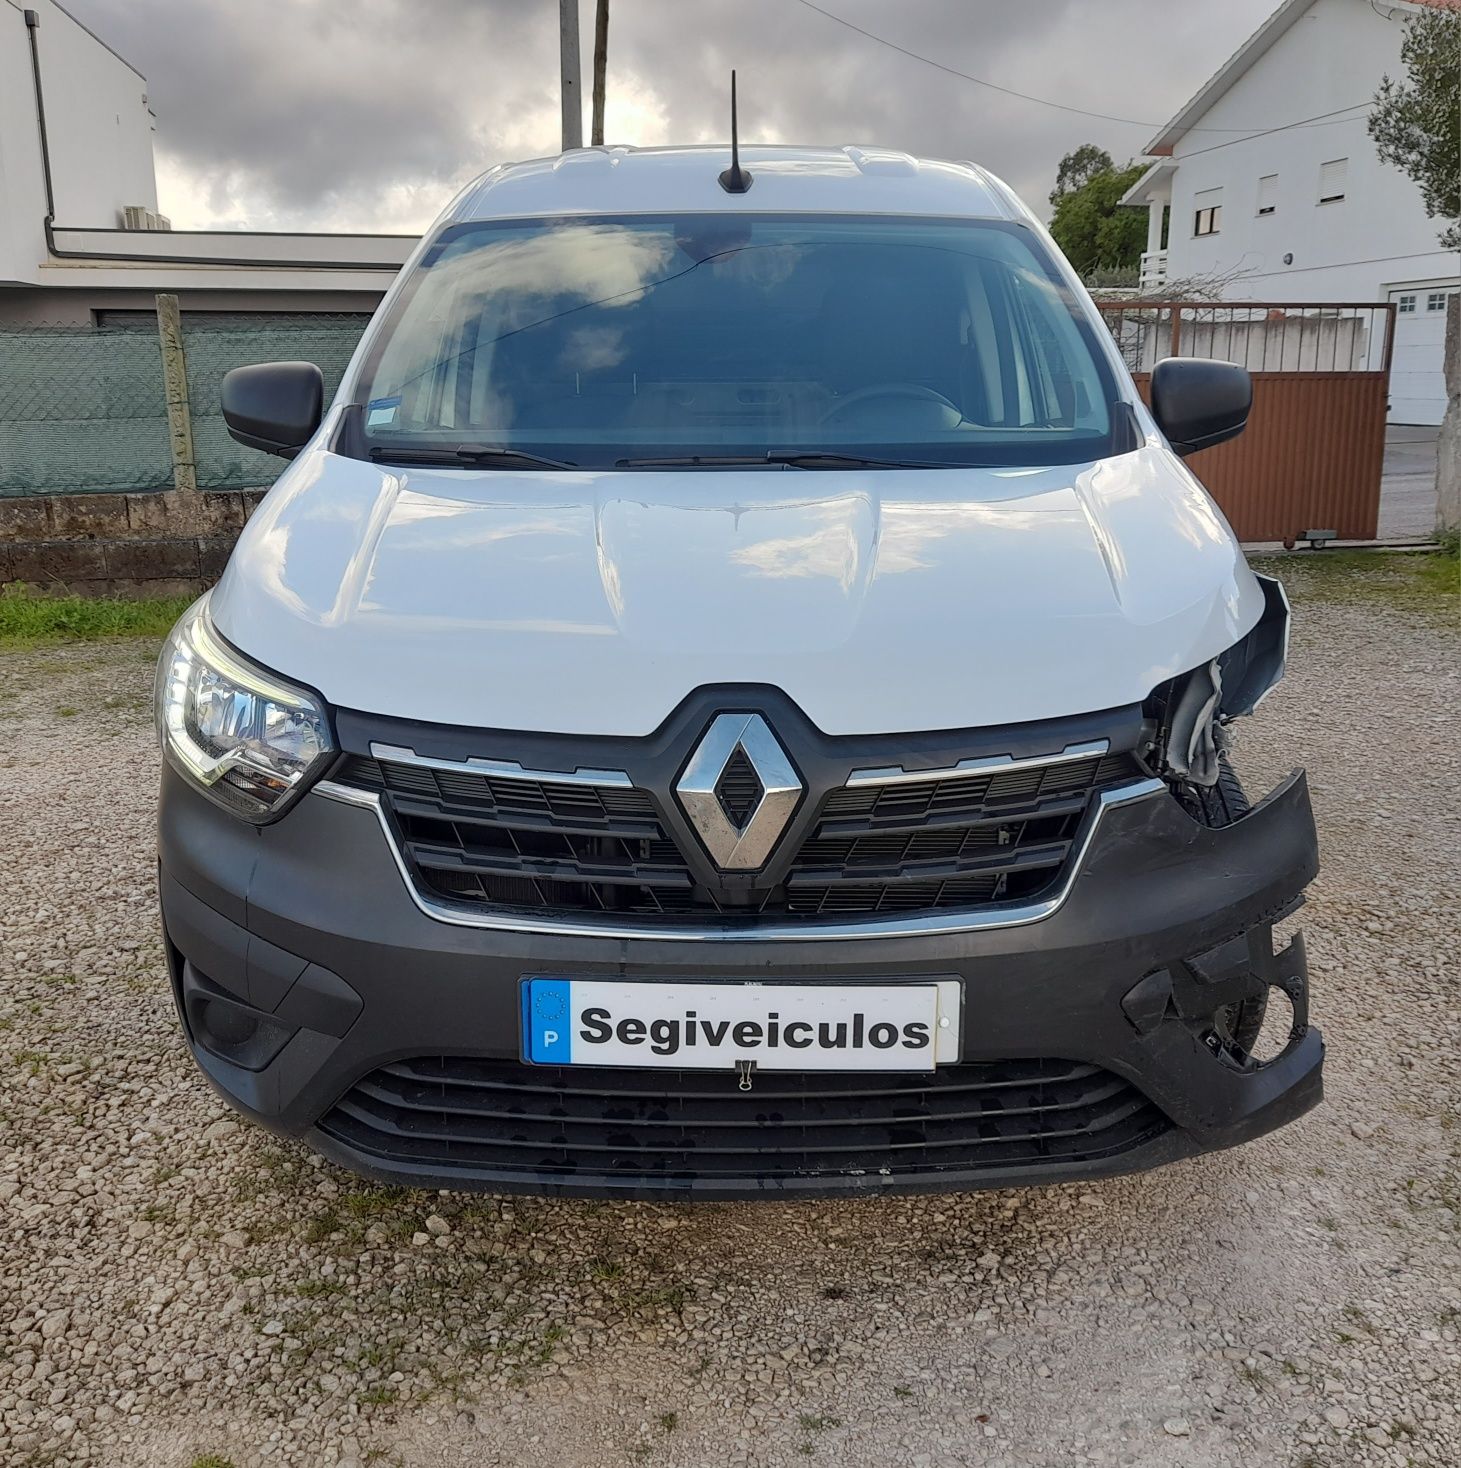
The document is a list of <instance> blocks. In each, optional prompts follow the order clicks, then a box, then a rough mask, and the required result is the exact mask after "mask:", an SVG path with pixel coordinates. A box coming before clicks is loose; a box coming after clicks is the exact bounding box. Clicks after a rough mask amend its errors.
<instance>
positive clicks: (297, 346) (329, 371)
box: [183, 313, 370, 489]
mask: <svg viewBox="0 0 1461 1468" xmlns="http://www.w3.org/2000/svg"><path fill="white" fill-rule="evenodd" d="M369 320H370V317H369V316H363V315H320V316H283V315H270V316H260V317H256V318H253V319H246V318H240V317H238V316H234V317H231V318H226V319H224V320H222V321H209V320H207V319H206V318H192V319H190V318H189V317H188V315H187V314H186V313H184V316H183V345H184V349H185V351H186V353H187V358H188V399H189V403H190V405H191V408H192V415H193V458H194V461H195V462H196V464H197V467H198V488H199V489H253V488H256V487H258V486H260V485H265V484H272V483H273V482H274V480H275V479H276V478H277V477H278V475H279V471H280V470H281V469H283V467H284V462H283V460H281V459H276V458H273V457H272V456H271V455H269V454H261V453H259V452H258V451H257V450H255V449H246V448H244V446H243V445H242V444H239V443H235V442H234V441H233V440H232V439H231V438H230V437H229V436H228V430H227V429H226V428H225V427H224V426H223V417H222V415H221V414H220V412H219V410H218V391H219V388H220V386H221V385H222V382H223V374H224V373H225V372H228V371H229V370H230V369H231V368H234V367H245V366H247V365H248V364H249V363H250V362H313V363H314V364H315V366H317V367H318V368H319V369H320V371H321V372H323V373H324V374H325V402H326V403H328V402H329V401H330V399H331V398H332V397H334V395H335V389H336V388H337V387H339V385H340V378H341V377H342V376H343V375H344V372H345V367H346V364H347V363H348V362H349V361H350V354H351V353H352V352H353V351H354V350H355V344H356V343H357V342H358V341H359V340H360V334H361V332H363V331H364V330H365V326H366V323H367V322H368V321H369Z"/></svg>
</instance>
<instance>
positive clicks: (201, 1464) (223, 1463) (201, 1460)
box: [192, 1453, 233, 1468]
mask: <svg viewBox="0 0 1461 1468" xmlns="http://www.w3.org/2000/svg"><path fill="white" fill-rule="evenodd" d="M192 1468H233V1459H232V1458H225V1457H223V1455H222V1454H220V1453H204V1454H203V1455H202V1456H201V1457H198V1458H194V1459H193V1463H192Z"/></svg>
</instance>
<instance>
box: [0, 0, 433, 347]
mask: <svg viewBox="0 0 1461 1468" xmlns="http://www.w3.org/2000/svg"><path fill="white" fill-rule="evenodd" d="M153 127H154V124H153V117H152V114H151V111H150V110H149V107H148V101H147V82H146V79H145V78H144V77H143V76H142V75H141V73H139V72H138V71H137V70H136V69H135V68H134V67H132V66H131V65H130V64H129V63H128V62H127V61H125V60H124V59H123V58H122V57H120V56H118V55H117V54H116V53H115V52H114V51H113V50H112V49H111V48H110V47H109V46H107V45H106V44H105V42H103V41H102V40H100V39H99V38H98V37H97V36H95V35H93V34H92V33H91V32H90V31H89V30H87V29H86V27H85V26H83V25H82V24H81V23H80V22H79V21H78V20H76V18H75V17H74V16H72V15H70V14H69V13H68V12H67V11H65V10H63V9H62V8H61V6H59V5H57V4H56V3H55V0H27V3H25V4H20V3H18V0H0V326H4V325H14V324H17V323H25V322H47V323H55V324H64V323H86V322H88V321H94V320H97V319H99V318H103V319H104V318H105V316H106V314H107V313H108V312H125V311H127V310H131V309H140V308H144V307H145V306H146V305H147V304H148V303H149V302H150V299H151V297H152V296H153V295H154V294H155V293H156V292H158V291H169V292H175V293H176V294H178V296H179V297H180V300H181V304H182V306H183V309H184V310H197V311H239V310H244V311H281V310H282V311H371V310H373V309H374V308H375V306H376V304H377V302H378V301H379V300H380V297H381V294H382V292H383V291H384V290H385V288H386V286H387V285H389V284H390V281H391V277H392V276H393V275H394V273H395V272H396V270H397V269H399V267H400V265H401V263H402V261H403V260H404V259H405V258H406V255H407V254H408V253H409V251H410V249H411V247H412V245H413V244H414V240H413V239H412V238H410V237H408V236H405V235H359V234H357V235H342V234H334V235H316V234H261V233H249V232H245V231H231V230H230V231H224V230H173V229H170V228H169V226H168V221H167V220H166V219H164V218H163V217H162V216H160V215H159V214H158V212H157V185H156V182H155V179H154V174H153V160H152V134H153Z"/></svg>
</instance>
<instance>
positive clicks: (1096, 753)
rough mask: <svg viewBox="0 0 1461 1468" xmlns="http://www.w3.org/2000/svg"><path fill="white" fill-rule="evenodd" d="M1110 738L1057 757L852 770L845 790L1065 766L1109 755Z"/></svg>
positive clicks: (1007, 756)
mask: <svg viewBox="0 0 1461 1468" xmlns="http://www.w3.org/2000/svg"><path fill="white" fill-rule="evenodd" d="M1110 750H1111V741H1110V740H1109V739H1092V740H1090V741H1089V742H1088V743H1086V744H1067V745H1066V746H1065V748H1064V749H1062V750H1061V751H1060V752H1059V753H1058V754H1034V755H1026V756H1024V757H1021V758H1016V757H1015V756H1014V755H1010V754H988V755H983V756H981V757H979V758H975V759H961V760H960V761H959V762H958V764H956V765H944V766H943V767H942V768H941V769H936V770H909V769H905V768H904V767H903V766H902V765H891V766H888V767H886V768H883V769H873V770H853V772H852V773H851V774H850V775H848V777H847V781H846V784H844V786H843V787H842V788H843V789H844V790H855V789H857V788H859V787H860V786H864V785H921V784H922V783H923V782H924V781H930V782H932V781H936V780H956V779H958V778H959V777H960V776H962V775H1004V774H1008V773H1009V772H1010V771H1011V770H1035V769H1040V768H1042V767H1043V766H1045V765H1068V764H1072V763H1074V762H1075V761H1076V760H1083V759H1099V758H1100V757H1101V756H1102V755H1104V754H1108V753H1110Z"/></svg>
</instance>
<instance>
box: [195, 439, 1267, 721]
mask: <svg viewBox="0 0 1461 1468" xmlns="http://www.w3.org/2000/svg"><path fill="white" fill-rule="evenodd" d="M1262 607H1263V594H1262V592H1261V590H1260V589H1259V587H1258V585H1257V583H1256V582H1255V580H1254V578H1253V576H1252V574H1251V573H1250V572H1249V570H1248V568H1247V565H1246V563H1245V562H1244V560H1243V557H1242V553H1241V551H1240V550H1239V548H1238V546H1237V544H1236V542H1235V541H1234V539H1233V537H1232V533H1231V532H1230V531H1229V529H1228V527H1227V524H1226V522H1225V521H1224V520H1223V518H1222V516H1221V515H1220V514H1219V512H1218V510H1217V509H1216V507H1215V506H1214V505H1213V503H1212V501H1211V500H1210V499H1209V498H1208V496H1207V494H1206V493H1205V491H1204V490H1203V489H1202V487H1201V486H1200V485H1199V484H1198V483H1197V481H1196V480H1195V479H1194V478H1193V476H1192V475H1191V473H1190V472H1189V471H1188V470H1187V469H1186V467H1185V466H1184V465H1183V464H1182V462H1181V461H1180V460H1179V459H1177V458H1176V457H1175V456H1174V455H1173V454H1172V453H1171V452H1170V451H1169V450H1168V449H1167V448H1166V447H1165V446H1164V445H1162V444H1160V443H1159V442H1156V441H1153V442H1149V443H1148V444H1147V445H1146V446H1145V447H1144V448H1141V449H1139V450H1137V451H1136V452H1134V453H1129V454H1125V455H1121V456H1119V457H1117V458H1113V459H1106V460H1102V461H1100V462H1099V463H1096V464H1087V465H1064V466H1061V467H1058V468H1048V469H1035V470H1031V469H948V470H922V471H919V470H908V471H902V470H867V471H855V472H844V471H833V470H815V471H808V470H796V469H786V470H759V469H756V470H748V471H740V470H700V471H692V472H679V471H648V472H602V473H597V472H595V473H588V472H577V471H572V472H558V471H550V472H544V473H529V472H516V471H513V472H504V471H501V470H487V471H467V470H456V469H453V470H436V469H427V470H421V469H416V468H411V469H405V468H389V467H382V466H379V465H371V464H365V463H362V462H360V461H358V460H355V459H348V458H343V457H341V456H339V455H336V454H332V453H329V452H327V451H325V450H323V449H311V450H308V451H306V453H305V454H303V455H302V456H301V457H300V458H298V459H296V460H295V462H294V463H293V464H292V465H290V467H289V468H288V469H287V470H286V471H285V473H284V474H283V476H281V478H280V481H279V483H278V484H277V485H276V486H275V487H274V489H273V490H272V491H271V492H270V493H269V495H268V496H267V497H266V498H265V500H264V502H263V504H262V505H261V506H260V508H259V509H258V511H257V512H256V513H255V514H254V516H253V518H252V519H251V520H250V521H249V523H248V525H247V526H246V528H245V529H244V532H243V535H242V536H241V537H240V540H239V543H238V546H237V548H236V550H235V551H234V554H233V558H232V560H231V561H230V562H229V565H228V569H227V570H226V572H225V573H224V576H223V579H222V581H221V582H220V583H219V585H218V587H217V588H216V589H215V591H214V592H213V595H212V600H211V604H210V609H211V614H212V617H213V620H214V623H215V625H216V626H217V627H218V629H219V631H220V632H222V633H223V635H224V636H225V637H227V638H228V639H229V641H231V642H232V643H234V645H235V646H237V647H238V648H239V649H240V650H242V651H243V652H244V653H246V654H248V655H249V656H250V657H252V658H254V659H255V660H256V661H258V662H260V663H262V664H263V665H265V666H266V667H269V668H272V669H274V670H275V671H277V672H279V673H281V674H284V675H285V676H287V677H289V678H292V679H294V680H296V681H298V682H301V683H305V684H308V685H310V686H311V687H313V688H315V689H317V690H318V691H319V692H320V693H322V694H323V695H324V696H325V698H326V699H327V700H328V701H329V702H330V703H332V704H334V705H336V706H338V707H343V708H351V709H358V710H361V711H364V712H371V713H378V714H385V715H393V716H397V717H403V718H412V719H419V720H423V721H427V722H432V723H447V724H459V725H468V726H473V727H480V728H491V729H523V730H532V731H536V732H561V733H582V734H598V735H643V734H648V733H650V732H651V731H652V730H654V729H655V728H656V727H657V726H658V725H659V724H660V723H661V722H662V721H663V720H664V719H665V717H666V716H667V715H668V714H669V713H670V711H671V710H672V709H674V708H675V706H676V705H677V704H679V703H680V702H681V700H683V699H684V698H685V697H686V696H687V695H688V694H690V693H691V692H693V691H694V690H695V689H697V688H701V687H704V686H706V685H725V684H740V685H747V684H760V685H766V684H771V685H774V686H775V687H777V688H780V689H781V690H782V691H783V692H785V693H786V694H787V695H789V696H790V697H791V698H792V699H794V700H795V701H796V702H797V703H798V704H799V705H800V706H801V708H802V709H803V711H804V712H805V713H806V714H807V716H808V717H809V718H810V719H811V720H812V721H813V722H814V723H815V724H816V725H817V726H818V727H819V728H820V729H822V730H823V732H825V733H828V734H854V733H864V734H871V733H896V732H903V731H914V730H935V729H965V728H974V727H979V726H985V725H994V724H1009V723H1020V722H1024V721H1026V720H1033V719H1046V718H1055V717H1060V716H1063V715H1069V714H1077V713H1086V712H1091V711H1095V710H1098V709H1105V708H1112V707H1115V706H1118V705H1122V704H1129V703H1133V702H1136V701H1138V700H1140V699H1142V698H1144V697H1145V696H1146V695H1147V694H1148V693H1149V692H1150V691H1151V690H1152V688H1153V687H1155V686H1156V684H1157V683H1159V682H1160V681H1162V680H1163V679H1164V678H1167V677H1170V676H1172V675H1173V674H1176V673H1179V672H1184V671H1186V670H1187V669H1189V668H1192V667H1195V666H1196V665H1197V664H1199V663H1201V662H1204V661H1206V660H1207V659H1209V658H1211V657H1213V656H1215V655H1216V654H1217V653H1219V652H1220V651H1222V650H1223V649H1224V648H1226V647H1228V646H1229V645H1231V644H1232V643H1233V642H1235V641H1236V640H1237V639H1238V638H1239V637H1241V636H1242V635H1243V634H1244V633H1245V632H1247V631H1248V630H1249V629H1250V628H1251V627H1252V626H1253V625H1254V623H1256V622H1257V620H1258V618H1259V615H1260V613H1261V611H1262Z"/></svg>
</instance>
